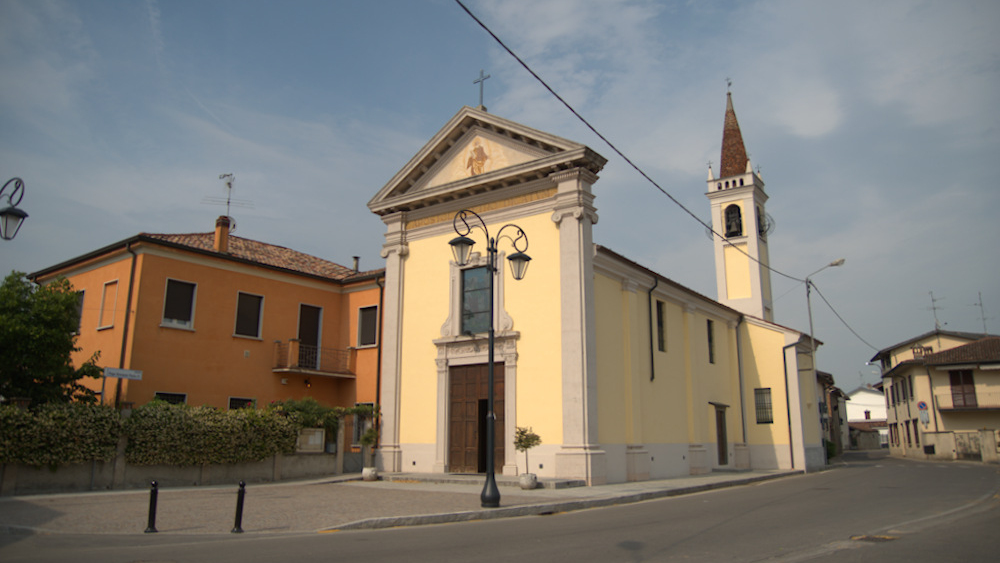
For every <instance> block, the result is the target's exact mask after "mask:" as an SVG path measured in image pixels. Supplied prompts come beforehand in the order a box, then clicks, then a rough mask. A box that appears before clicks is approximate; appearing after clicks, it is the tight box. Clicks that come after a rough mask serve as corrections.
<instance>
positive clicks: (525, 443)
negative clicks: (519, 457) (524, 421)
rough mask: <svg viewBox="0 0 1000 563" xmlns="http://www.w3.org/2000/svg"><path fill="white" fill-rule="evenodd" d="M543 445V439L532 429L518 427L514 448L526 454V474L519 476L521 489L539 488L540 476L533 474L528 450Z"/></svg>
mask: <svg viewBox="0 0 1000 563" xmlns="http://www.w3.org/2000/svg"><path fill="white" fill-rule="evenodd" d="M541 443H542V439H541V438H540V437H539V436H538V434H535V433H534V432H532V430H531V427H530V426H529V427H527V428H525V427H523V426H518V427H517V431H516V432H515V433H514V447H515V448H516V449H517V451H519V452H524V470H525V472H524V473H522V474H521V475H519V476H518V479H519V480H520V482H521V488H522V489H526V490H530V489H534V488H535V487H537V486H538V476H537V475H535V474H534V473H532V472H531V465H529V464H528V450H530V449H531V448H533V447H535V446H537V445H538V444H541Z"/></svg>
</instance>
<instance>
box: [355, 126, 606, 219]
mask: <svg viewBox="0 0 1000 563" xmlns="http://www.w3.org/2000/svg"><path fill="white" fill-rule="evenodd" d="M604 163H605V159H604V158H603V157H601V156H600V155H598V154H596V153H594V152H593V151H591V150H590V149H588V148H587V147H585V146H584V145H581V144H579V143H575V142H572V141H569V140H566V139H563V138H561V137H557V136H555V135H550V134H548V133H544V132H542V131H538V130H536V129H532V128H530V127H526V126H524V125H521V124H519V123H515V122H513V121H510V120H507V119H503V118H500V117H497V116H495V115H492V114H490V113H487V112H486V111H485V110H483V109H476V108H471V107H463V108H462V109H461V110H460V111H459V112H458V113H457V114H456V115H455V116H454V117H453V118H452V119H451V120H450V121H449V122H448V123H447V124H446V125H445V126H444V127H443V128H442V129H441V130H440V131H438V133H437V134H436V135H434V137H433V138H431V140H430V141H428V143H427V144H426V145H424V147H423V148H422V149H421V150H420V152H418V153H417V154H416V155H415V156H414V157H413V158H412V159H410V162H408V163H407V164H406V166H404V167H403V168H402V169H401V170H400V171H399V172H398V173H396V175H395V176H393V178H392V180H390V181H389V183H387V184H386V185H385V186H384V187H383V188H382V189H381V190H379V193H378V194H377V195H376V196H375V197H374V198H372V200H371V201H370V202H369V203H368V207H369V209H371V210H372V211H373V212H375V213H378V214H386V213H392V212H394V211H398V210H411V209H417V208H421V207H427V206H429V205H433V204H435V203H437V202H440V201H450V200H454V199H459V198H462V197H464V196H465V195H471V194H473V193H482V192H483V191H484V186H487V187H486V188H485V189H488V190H493V189H498V187H503V186H509V185H512V184H515V183H518V182H520V181H523V180H525V179H530V178H536V179H537V178H540V177H544V176H546V175H548V174H551V173H552V172H554V171H558V170H560V169H566V168H569V167H580V166H583V167H586V168H589V169H591V170H592V171H593V172H595V173H596V172H597V171H599V170H600V169H601V167H603V166H604Z"/></svg>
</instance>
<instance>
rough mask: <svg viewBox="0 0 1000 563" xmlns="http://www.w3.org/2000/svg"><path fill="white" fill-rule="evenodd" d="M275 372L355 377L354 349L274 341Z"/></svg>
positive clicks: (291, 340) (294, 340)
mask: <svg viewBox="0 0 1000 563" xmlns="http://www.w3.org/2000/svg"><path fill="white" fill-rule="evenodd" d="M271 371H273V372H274V373H301V374H308V375H318V376H326V377H341V378H347V379H354V378H355V373H354V351H353V350H342V349H338V348H323V347H320V346H309V345H306V344H302V343H301V342H300V341H299V340H298V339H294V338H293V339H290V340H288V341H287V342H282V341H281V340H275V341H274V367H273V368H272V370H271Z"/></svg>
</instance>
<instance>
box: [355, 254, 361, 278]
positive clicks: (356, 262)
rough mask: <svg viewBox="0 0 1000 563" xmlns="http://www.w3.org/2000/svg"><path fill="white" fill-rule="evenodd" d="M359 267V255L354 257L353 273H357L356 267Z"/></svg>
mask: <svg viewBox="0 0 1000 563" xmlns="http://www.w3.org/2000/svg"><path fill="white" fill-rule="evenodd" d="M360 267H361V258H360V257H359V256H355V257H354V273H355V274H356V273H358V268H360Z"/></svg>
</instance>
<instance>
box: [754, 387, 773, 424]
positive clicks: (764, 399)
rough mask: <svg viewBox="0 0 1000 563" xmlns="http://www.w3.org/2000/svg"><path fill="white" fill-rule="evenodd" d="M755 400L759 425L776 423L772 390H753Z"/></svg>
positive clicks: (766, 388) (767, 388)
mask: <svg viewBox="0 0 1000 563" xmlns="http://www.w3.org/2000/svg"><path fill="white" fill-rule="evenodd" d="M753 400H754V406H755V410H756V411H757V424H771V423H773V422H774V412H773V411H772V409H771V388H770V387H765V388H763V389H754V390H753Z"/></svg>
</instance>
